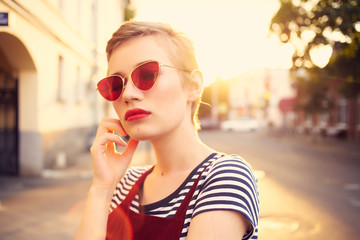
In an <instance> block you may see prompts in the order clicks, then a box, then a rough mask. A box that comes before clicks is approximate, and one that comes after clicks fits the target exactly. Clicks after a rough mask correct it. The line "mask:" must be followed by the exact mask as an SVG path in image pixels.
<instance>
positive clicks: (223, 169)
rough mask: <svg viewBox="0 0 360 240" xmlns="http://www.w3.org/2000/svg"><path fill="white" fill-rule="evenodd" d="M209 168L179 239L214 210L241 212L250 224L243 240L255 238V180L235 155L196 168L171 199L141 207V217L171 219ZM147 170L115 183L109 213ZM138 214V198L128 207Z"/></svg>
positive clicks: (218, 156)
mask: <svg viewBox="0 0 360 240" xmlns="http://www.w3.org/2000/svg"><path fill="white" fill-rule="evenodd" d="M213 161H215V162H214V163H213V164H211V165H210V166H209V167H208V168H207V169H206V170H205V171H204V173H203V174H202V175H201V178H200V181H199V184H198V186H197V188H196V191H195V193H194V195H193V198H192V200H191V202H190V205H189V207H188V209H187V212H186V219H185V222H184V226H183V230H182V235H181V238H180V239H182V240H183V239H186V236H187V232H188V228H189V225H190V221H191V219H192V218H193V217H195V216H196V215H197V214H201V213H203V212H207V211H213V210H231V211H236V212H240V213H241V214H243V215H244V216H245V217H246V218H247V219H248V220H249V221H250V223H251V225H252V230H251V231H250V232H248V233H247V234H246V235H245V236H244V238H243V239H257V238H258V218H259V194H258V190H257V185H256V184H257V180H256V178H255V176H254V175H253V172H252V169H251V166H250V165H249V164H248V163H247V162H246V161H245V160H244V159H242V158H241V157H239V156H237V155H224V154H216V153H214V154H212V155H210V156H209V157H208V158H206V159H205V160H204V161H203V162H202V163H201V164H200V165H199V166H198V167H197V168H195V169H194V170H193V171H192V172H191V174H190V175H189V176H188V178H187V179H186V180H185V181H184V182H183V184H182V185H181V186H180V187H179V188H178V189H177V190H176V191H175V192H174V193H173V194H171V195H170V196H168V197H166V198H164V199H163V200H160V201H159V202H156V203H153V204H149V205H146V206H142V207H141V209H142V211H143V212H144V213H146V214H150V215H154V216H158V217H172V216H174V215H175V213H176V211H177V209H178V207H179V206H180V204H181V202H182V201H183V199H184V198H185V196H186V194H187V193H188V191H189V190H190V188H191V186H192V185H193V183H194V182H195V181H196V179H197V178H198V176H199V174H200V173H201V172H202V171H203V169H204V167H206V166H207V165H208V164H209V163H211V162H213ZM147 169H148V168H144V167H137V168H131V169H129V170H128V171H127V173H126V174H125V176H124V178H123V179H122V180H121V181H120V182H119V183H118V185H117V188H116V190H115V192H114V196H113V199H112V202H111V206H110V211H112V210H113V209H114V208H116V207H117V205H119V204H120V203H121V201H123V200H124V199H125V197H126V195H127V194H128V192H129V191H130V189H131V187H132V186H133V185H134V184H135V182H136V180H137V179H138V178H139V177H140V176H141V175H142V173H144V172H145V171H146V170H147ZM130 208H131V210H133V211H135V212H139V209H140V206H139V196H138V195H137V196H136V197H135V199H134V201H133V202H132V203H131V206H130Z"/></svg>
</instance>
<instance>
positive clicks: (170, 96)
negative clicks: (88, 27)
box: [108, 36, 192, 140]
mask: <svg viewBox="0 0 360 240" xmlns="http://www.w3.org/2000/svg"><path fill="white" fill-rule="evenodd" d="M149 60H155V61H158V62H159V63H161V64H165V65H170V66H174V64H173V63H172V62H171V60H170V59H169V57H168V54H167V52H166V50H165V49H164V48H162V47H161V41H160V40H159V39H157V38H156V37H154V36H146V37H138V38H135V39H132V40H128V41H127V42H125V43H123V44H122V45H120V46H119V47H117V48H116V49H115V50H114V51H113V52H112V54H111V56H110V59H109V63H108V74H109V75H114V74H116V75H120V76H122V77H125V76H129V74H131V72H132V71H133V70H134V68H135V67H136V66H138V65H139V64H140V63H142V62H145V61H149ZM174 67H177V66H174ZM190 104H191V103H190V102H189V101H188V93H187V91H186V90H185V88H183V87H182V84H181V79H180V74H179V72H178V70H176V69H174V68H169V67H160V71H159V76H158V79H157V81H156V83H155V85H154V86H153V87H152V88H151V89H150V90H147V91H142V90H139V89H137V88H136V87H135V86H134V85H133V84H132V82H131V81H130V79H129V81H128V83H127V85H126V87H125V89H124V91H123V93H122V95H121V97H120V98H119V99H117V100H116V101H114V102H113V107H114V109H115V111H116V113H117V115H118V117H119V119H120V122H121V124H122V126H123V128H124V129H125V131H126V132H127V133H128V134H129V135H130V136H131V137H132V138H134V139H137V140H153V139H156V138H159V137H161V136H164V135H165V134H170V133H171V132H173V130H175V129H178V130H181V128H183V127H185V124H192V123H191V117H190V115H191V107H190Z"/></svg>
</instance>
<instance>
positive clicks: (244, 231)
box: [76, 21, 259, 240]
mask: <svg viewBox="0 0 360 240" xmlns="http://www.w3.org/2000/svg"><path fill="white" fill-rule="evenodd" d="M106 51H107V58H108V77H106V78H104V79H103V80H101V81H100V82H99V83H98V90H99V92H100V94H101V95H102V96H103V97H104V98H105V99H106V100H108V101H111V102H112V104H113V107H114V109H115V111H116V113H117V116H118V119H111V118H104V119H103V120H102V121H101V123H100V125H99V127H98V131H97V135H96V137H95V140H94V143H93V145H92V147H91V157H92V161H93V166H94V179H93V182H92V185H91V187H90V190H89V194H88V199H87V202H86V206H85V210H84V214H83V217H82V221H81V223H80V227H79V230H78V233H77V236H76V239H105V238H106V239H166V240H168V239H196V240H201V239H207V240H209V239H241V238H243V239H257V224H258V210H259V209H258V192H257V187H256V179H255V177H254V176H253V173H252V170H251V167H250V166H249V165H248V164H247V163H246V162H245V161H244V160H243V159H242V158H240V157H239V156H236V155H226V154H223V153H218V152H216V151H215V150H213V149H211V148H209V147H207V146H206V145H205V144H204V143H202V141H201V140H200V138H199V136H198V132H197V130H198V121H197V111H198V108H199V103H200V97H201V93H202V90H203V78H202V74H201V73H200V71H199V70H198V66H197V62H196V59H195V54H194V49H193V46H192V42H191V41H190V40H189V39H188V38H186V37H185V36H184V35H183V34H181V33H179V32H176V31H174V30H173V29H172V28H171V27H170V26H168V25H166V24H162V23H149V22H135V21H134V22H127V23H125V24H123V25H122V26H121V27H120V28H119V29H118V30H117V31H116V32H115V33H114V34H113V36H112V38H111V39H110V40H109V42H108V45H107V48H106ZM114 131H116V132H118V133H120V134H121V135H124V136H125V135H129V136H130V137H131V138H130V141H129V142H128V144H126V143H124V142H123V141H122V140H121V138H120V137H118V136H117V135H115V134H114ZM142 140H148V141H150V142H151V144H152V146H153V149H154V152H155V156H156V164H155V166H153V167H151V168H145V167H137V168H130V169H128V167H129V164H130V162H131V158H132V156H133V153H134V152H135V150H136V147H137V144H138V141H142ZM115 144H116V145H119V146H126V149H125V151H124V152H123V153H118V152H116V151H115ZM109 208H110V212H109Z"/></svg>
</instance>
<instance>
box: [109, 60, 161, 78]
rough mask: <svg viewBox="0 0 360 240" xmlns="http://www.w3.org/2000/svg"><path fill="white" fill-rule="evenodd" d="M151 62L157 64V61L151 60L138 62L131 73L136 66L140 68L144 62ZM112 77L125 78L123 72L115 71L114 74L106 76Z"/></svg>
mask: <svg viewBox="0 0 360 240" xmlns="http://www.w3.org/2000/svg"><path fill="white" fill-rule="evenodd" d="M151 61H155V62H158V61H156V60H153V59H149V60H145V61H141V62H138V63H137V64H136V65H135V66H133V69H132V70H131V72H132V71H134V69H135V68H137V67H138V66H140V65H141V64H144V63H146V62H151ZM112 75H118V76H121V77H126V76H125V74H124V73H123V72H121V71H117V72H114V73H112V74H108V76H112Z"/></svg>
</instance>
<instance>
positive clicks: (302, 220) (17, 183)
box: [0, 131, 360, 240]
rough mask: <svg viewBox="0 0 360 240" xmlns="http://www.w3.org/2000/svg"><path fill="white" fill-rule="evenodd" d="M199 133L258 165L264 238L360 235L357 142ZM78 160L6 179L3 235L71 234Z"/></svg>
mask: <svg viewBox="0 0 360 240" xmlns="http://www.w3.org/2000/svg"><path fill="white" fill-rule="evenodd" d="M200 136H201V138H202V139H203V140H204V142H206V143H207V144H208V145H210V146H211V147H213V148H215V149H217V150H219V151H223V152H226V153H236V154H239V155H241V156H243V157H244V158H245V159H246V160H247V161H248V162H249V163H250V164H251V165H252V166H253V169H254V170H255V173H256V175H257V177H258V187H259V192H260V226H259V230H260V233H259V237H260V238H259V239H262V240H275V239H276V240H285V239H286V240H288V239H291V240H297V239H299V240H300V239H306V240H312V239H316V240H318V239H326V240H337V239H348V240H355V239H359V237H358V236H359V235H360V229H359V227H358V226H359V222H360V221H359V219H360V174H359V173H360V148H359V147H358V146H359V145H356V143H351V144H349V143H344V142H337V141H326V142H324V141H320V142H317V143H313V142H312V141H310V140H309V139H306V138H303V137H267V136H265V135H264V134H263V133H235V132H221V131H204V132H201V133H200ZM147 149H148V145H147V144H143V145H141V146H140V148H139V149H138V150H137V153H136V154H137V155H136V156H135V157H136V159H137V160H136V161H134V164H136V165H138V164H143V163H144V162H145V163H146V164H151V162H152V160H151V159H148V158H152V157H153V155H152V154H151V153H148V151H147ZM79 162H80V164H79V165H78V166H75V167H72V168H69V169H65V170H57V171H47V172H45V173H44V177H42V178H6V177H0V239H2V240H7V239H12V240H25V239H26V240H27V239H37V240H42V239H53V240H63V239H72V238H73V236H74V233H75V231H76V228H77V226H78V224H79V221H80V217H81V212H82V209H83V207H84V201H85V198H86V194H87V191H88V188H89V186H90V183H91V165H90V159H89V156H88V155H84V156H83V157H82V159H81V161H79Z"/></svg>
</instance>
